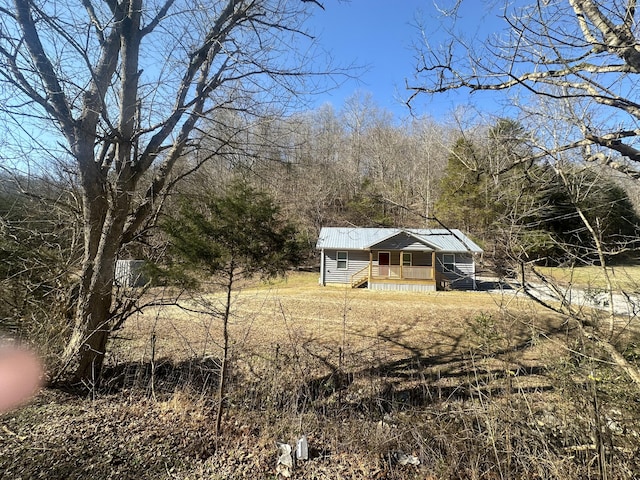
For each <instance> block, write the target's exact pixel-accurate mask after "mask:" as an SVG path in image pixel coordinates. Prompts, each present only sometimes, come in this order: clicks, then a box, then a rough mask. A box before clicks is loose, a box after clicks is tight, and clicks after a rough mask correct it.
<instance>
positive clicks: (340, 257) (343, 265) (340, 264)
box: [336, 252, 349, 270]
mask: <svg viewBox="0 0 640 480" xmlns="http://www.w3.org/2000/svg"><path fill="white" fill-rule="evenodd" d="M336 261H337V265H336V266H337V268H339V269H340V270H346V269H347V264H348V263H349V253H348V252H338V253H337V255H336Z"/></svg>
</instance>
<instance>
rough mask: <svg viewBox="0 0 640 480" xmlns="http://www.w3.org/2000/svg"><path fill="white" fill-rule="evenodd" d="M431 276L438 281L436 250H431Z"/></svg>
mask: <svg viewBox="0 0 640 480" xmlns="http://www.w3.org/2000/svg"><path fill="white" fill-rule="evenodd" d="M431 278H432V279H433V281H434V282H435V281H436V251H435V250H433V251H432V252H431Z"/></svg>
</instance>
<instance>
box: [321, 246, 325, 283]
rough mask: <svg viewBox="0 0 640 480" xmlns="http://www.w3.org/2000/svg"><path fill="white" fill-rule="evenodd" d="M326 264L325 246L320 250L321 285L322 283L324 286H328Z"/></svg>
mask: <svg viewBox="0 0 640 480" xmlns="http://www.w3.org/2000/svg"><path fill="white" fill-rule="evenodd" d="M324 266H325V258H324V248H323V249H322V250H320V285H322V286H323V287H324V286H326V280H325V277H324V275H325V272H324Z"/></svg>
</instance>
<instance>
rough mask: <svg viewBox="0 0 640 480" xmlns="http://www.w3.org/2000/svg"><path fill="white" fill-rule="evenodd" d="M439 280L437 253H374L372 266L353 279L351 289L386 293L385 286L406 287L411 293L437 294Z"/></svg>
mask: <svg viewBox="0 0 640 480" xmlns="http://www.w3.org/2000/svg"><path fill="white" fill-rule="evenodd" d="M439 277H440V275H439V273H438V272H437V271H436V252H435V251H429V252H415V251H402V250H400V251H376V250H370V251H369V263H368V265H367V266H366V267H364V268H362V269H361V270H359V271H358V272H356V273H355V274H353V275H352V276H351V286H352V287H353V288H358V287H361V286H364V285H365V284H366V285H367V286H368V287H369V288H376V287H377V288H378V289H384V287H385V285H394V286H396V287H397V286H398V285H403V286H405V287H406V289H407V290H436V287H437V285H438V281H439V280H440V279H439Z"/></svg>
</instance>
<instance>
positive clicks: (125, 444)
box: [0, 274, 640, 480]
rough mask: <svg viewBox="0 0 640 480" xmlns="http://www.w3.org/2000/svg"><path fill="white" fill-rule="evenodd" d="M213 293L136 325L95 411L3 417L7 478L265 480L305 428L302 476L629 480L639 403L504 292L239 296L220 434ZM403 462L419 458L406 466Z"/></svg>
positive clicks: (310, 286) (313, 287)
mask: <svg viewBox="0 0 640 480" xmlns="http://www.w3.org/2000/svg"><path fill="white" fill-rule="evenodd" d="M221 300H222V296H220V295H219V294H216V293H207V294H206V295H203V296H202V297H201V298H200V299H196V298H194V299H191V300H188V301H186V300H185V302H184V304H183V306H186V307H188V310H185V309H181V308H178V307H176V306H170V307H169V306H165V307H157V308H153V309H148V310H145V312H144V313H142V314H140V315H138V316H137V317H135V318H132V319H131V320H130V321H129V322H128V323H127V324H126V328H125V329H124V330H123V331H120V332H118V335H117V336H116V338H114V340H113V343H112V345H111V352H112V356H111V357H110V359H109V363H110V365H112V366H113V367H114V368H112V369H109V370H108V372H107V378H106V381H105V384H104V385H103V390H101V391H98V392H94V397H92V398H93V400H92V402H91V403H89V404H87V402H86V401H84V400H79V399H77V398H76V399H69V398H68V397H66V396H59V395H57V394H56V393H55V392H51V391H50V392H47V393H46V394H45V395H44V396H41V397H40V398H39V399H37V401H36V402H35V403H34V404H33V405H31V406H29V407H27V408H25V409H23V410H22V411H21V412H18V413H16V414H15V415H11V416H10V417H9V418H6V419H5V420H6V421H5V423H4V425H5V426H6V429H7V431H8V432H9V433H7V434H6V435H5V434H3V433H2V432H0V440H4V445H3V444H2V443H0V471H2V469H3V468H4V469H5V470H6V471H8V472H11V475H14V476H16V475H20V474H21V475H22V477H23V478H32V477H37V476H42V475H46V473H47V472H54V477H49V478H55V475H59V478H62V476H63V475H64V476H65V478H66V477H69V476H72V475H76V476H77V474H78V472H80V473H83V474H89V473H91V475H92V478H142V479H146V478H149V479H151V478H153V479H157V478H167V479H185V480H186V479H196V478H197V479H222V478H224V479H234V478H236V479H243V478H249V477H251V478H264V479H273V478H278V477H277V476H276V469H275V460H276V452H275V442H276V441H288V442H295V439H296V438H297V436H299V435H300V434H303V433H304V434H305V435H307V437H308V439H309V445H310V450H311V460H309V461H308V462H303V463H301V464H300V465H299V466H298V467H297V468H296V470H295V471H294V472H293V477H294V478H300V479H302V478H304V479H308V478H318V479H321V478H344V479H360V478H378V479H414V478H415V479H425V478H429V479H444V478H447V479H449V478H452V479H457V478H459V479H480V478H486V479H506V478H540V479H547V478H548V479H578V478H580V479H582V478H598V475H599V470H598V466H599V465H600V464H602V465H603V467H602V468H603V469H604V470H605V471H607V472H608V473H609V478H621V479H632V478H635V477H634V475H636V474H637V473H638V471H640V465H639V464H638V461H636V460H635V458H638V457H639V455H637V454H640V452H639V451H638V446H637V441H636V438H637V435H638V434H640V420H639V418H638V415H637V412H636V410H637V409H634V407H633V402H630V401H629V399H632V398H634V395H635V393H634V392H633V390H632V389H630V388H629V386H628V382H625V379H624V378H621V377H620V376H619V375H618V374H617V373H616V372H615V371H613V370H612V369H610V368H609V367H608V364H607V363H606V362H602V361H600V359H599V358H598V357H597V352H594V351H592V350H589V348H588V347H586V346H585V345H582V344H580V342H579V338H578V336H576V335H574V334H573V333H574V332H572V330H571V329H570V328H569V325H568V324H567V323H566V322H565V319H564V318H559V317H557V316H554V315H551V314H549V313H548V312H547V311H545V310H542V309H541V308H540V307H539V306H537V305H536V304H534V303H531V302H529V301H528V300H526V299H523V298H520V297H515V296H513V295H508V294H505V295H499V294H489V293H486V292H484V293H483V292H437V293H435V292H434V293H428V294H425V293H421V294H418V293H395V292H374V291H368V290H360V289H359V290H352V289H347V288H338V287H320V286H318V285H317V276H316V275H313V274H294V275H291V276H289V277H288V278H287V279H286V280H281V281H276V282H271V283H267V284H261V285H258V286H253V287H251V288H250V287H249V286H245V288H244V289H243V290H242V291H241V292H239V293H238V294H237V295H236V296H235V297H234V306H233V315H234V316H233V319H232V321H231V327H232V343H233V348H232V369H231V378H230V383H229V387H230V388H229V393H228V403H229V405H228V411H227V415H226V416H225V418H224V435H223V436H222V437H221V438H216V437H215V435H214V433H213V418H214V415H215V412H216V409H217V405H216V404H215V400H214V398H215V395H214V392H215V384H216V381H217V373H218V370H217V362H218V356H219V352H220V348H219V343H220V325H219V323H218V320H217V318H215V317H212V316H211V315H206V314H203V313H196V311H197V310H202V309H203V307H204V306H206V307H207V308H210V307H212V306H215V305H216V304H217V303H219V302H220V301H221ZM152 339H155V340H152ZM594 378H597V380H594ZM594 392H595V393H594ZM596 397H597V401H598V405H599V408H600V413H598V414H597V415H596V414H595V413H594V408H593V405H594V400H595V399H596ZM44 419H46V420H44ZM596 420H597V421H598V422H600V424H601V425H602V426H601V428H600V437H599V438H600V440H602V441H603V442H606V445H605V446H604V447H603V448H604V450H603V451H602V452H601V453H598V452H597V451H596V450H595V449H594V447H593V441H594V440H593V438H594V437H593V435H594V428H595V427H594V425H595V424H596V423H595V421H596ZM5 433H6V432H5ZM129 439H131V440H132V441H133V440H135V441H136V442H137V443H135V444H134V443H132V442H129V441H128V440H129ZM39 445H45V446H46V448H47V449H48V450H47V452H44V453H43V452H40V451H39V450H38V448H39V447H38V446H39ZM603 445H604V444H603ZM33 452H39V453H38V455H37V460H36V461H37V462H39V463H38V464H35V465H34V464H33V461H32V459H33ZM399 452H401V453H404V454H410V455H413V456H415V457H416V458H418V459H419V460H420V465H419V466H412V465H399V464H398V463H397V462H396V461H394V458H397V457H396V455H397V454H398V453H399ZM127 475H128V476H127ZM0 478H2V475H1V474H0Z"/></svg>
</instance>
